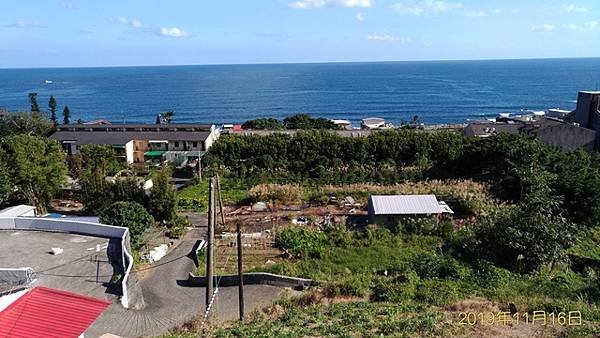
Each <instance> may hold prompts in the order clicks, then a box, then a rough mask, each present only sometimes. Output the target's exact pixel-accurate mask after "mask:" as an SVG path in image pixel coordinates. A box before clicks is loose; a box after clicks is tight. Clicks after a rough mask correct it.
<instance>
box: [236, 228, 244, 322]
mask: <svg viewBox="0 0 600 338" xmlns="http://www.w3.org/2000/svg"><path fill="white" fill-rule="evenodd" d="M241 224H242V222H240V221H238V222H237V268H238V296H239V298H238V304H239V306H240V321H244V274H243V272H242V229H241V227H242V226H241Z"/></svg>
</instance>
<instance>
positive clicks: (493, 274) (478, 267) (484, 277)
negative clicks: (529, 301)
mask: <svg viewBox="0 0 600 338" xmlns="http://www.w3.org/2000/svg"><path fill="white" fill-rule="evenodd" d="M472 278H473V280H474V282H475V283H476V284H477V285H479V286H481V287H497V286H500V285H503V284H507V283H509V281H510V272H509V271H508V270H505V269H502V268H499V267H496V266H495V265H494V264H492V263H491V262H489V261H486V260H483V259H481V260H478V261H477V262H475V264H474V265H473V272H472Z"/></svg>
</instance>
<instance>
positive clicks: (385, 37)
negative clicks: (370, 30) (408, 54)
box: [365, 33, 412, 43]
mask: <svg viewBox="0 0 600 338" xmlns="http://www.w3.org/2000/svg"><path fill="white" fill-rule="evenodd" d="M365 40H368V41H397V42H400V43H408V42H411V41H412V39H411V38H409V37H405V36H395V35H392V34H389V33H382V34H379V33H375V34H371V35H367V36H365Z"/></svg>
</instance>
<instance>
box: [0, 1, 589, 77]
mask: <svg viewBox="0 0 600 338" xmlns="http://www.w3.org/2000/svg"><path fill="white" fill-rule="evenodd" d="M597 56H600V1H597V0H572V1H571V0H565V1H555V0H544V1H541V0H540V1H513V0H504V1H501V0H497V1H491V0H490V1H474V0H448V1H446V0H443V1H442V0H439V1H436V0H389V1H388V0H238V1H231V0H219V1H209V0H168V1H167V0H126V1H124V0H102V1H99V0H98V1H90V0H3V1H2V4H1V5H0V68H11V67H57V66H58V67H65V66H67V67H69V66H72V67H75V66H117V65H120V66H126V65H172V64H229V63H279V62H338V61H402V60H440V59H504V58H548V57H597Z"/></svg>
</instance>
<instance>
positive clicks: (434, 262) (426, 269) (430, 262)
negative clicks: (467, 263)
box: [412, 251, 462, 279]
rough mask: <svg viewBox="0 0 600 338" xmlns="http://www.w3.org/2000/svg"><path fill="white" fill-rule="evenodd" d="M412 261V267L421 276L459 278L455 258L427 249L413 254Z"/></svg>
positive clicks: (458, 268) (458, 269)
mask: <svg viewBox="0 0 600 338" xmlns="http://www.w3.org/2000/svg"><path fill="white" fill-rule="evenodd" d="M412 263H413V264H412V266H413V269H414V270H415V272H416V273H417V274H418V275H419V277H421V278H436V279H438V278H439V279H443V278H460V277H461V274H462V271H461V266H460V264H459V263H458V261H457V260H456V259H454V258H452V257H445V256H440V255H436V254H434V253H431V252H427V251H425V252H421V253H419V254H417V255H415V257H414V258H413V260H412Z"/></svg>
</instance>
